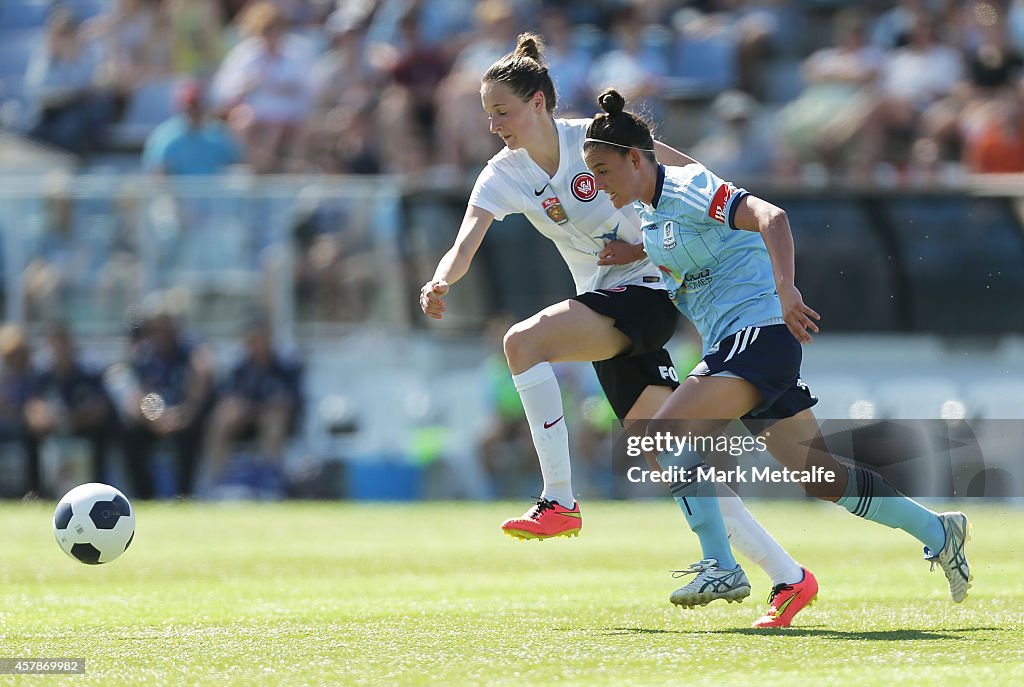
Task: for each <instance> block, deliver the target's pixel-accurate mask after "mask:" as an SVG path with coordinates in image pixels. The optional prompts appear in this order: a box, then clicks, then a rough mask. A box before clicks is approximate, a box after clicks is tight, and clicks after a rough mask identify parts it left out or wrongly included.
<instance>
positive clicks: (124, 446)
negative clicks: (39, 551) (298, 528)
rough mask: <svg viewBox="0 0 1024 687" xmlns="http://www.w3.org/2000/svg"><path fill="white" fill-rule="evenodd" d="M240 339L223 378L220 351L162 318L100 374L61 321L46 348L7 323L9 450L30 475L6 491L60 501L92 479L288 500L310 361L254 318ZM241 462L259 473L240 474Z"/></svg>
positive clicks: (4, 418) (0, 401) (172, 491)
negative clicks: (290, 444) (291, 455)
mask: <svg viewBox="0 0 1024 687" xmlns="http://www.w3.org/2000/svg"><path fill="white" fill-rule="evenodd" d="M240 334H241V336H240V340H241V342H242V345H241V350H240V351H239V352H238V353H237V354H235V356H234V357H233V359H231V360H230V361H229V362H228V363H227V364H226V365H225V366H224V369H221V370H218V369H217V367H218V366H217V365H216V363H215V362H214V361H215V357H214V355H213V354H212V352H211V350H210V348H209V347H208V346H207V345H204V344H202V343H200V342H197V341H194V340H193V339H192V338H191V337H190V336H189V335H188V334H186V333H185V332H184V331H183V329H182V327H181V324H180V322H179V320H178V318H176V317H175V316H172V315H171V314H170V313H169V312H153V313H151V314H149V315H147V316H145V317H141V318H139V319H138V320H137V321H135V322H134V323H133V327H132V331H131V336H130V338H129V342H128V347H127V350H125V351H124V352H123V355H122V356H121V359H120V360H119V361H118V362H115V363H114V364H112V365H107V366H102V367H101V366H97V365H94V364H91V363H90V362H89V360H88V358H87V357H86V356H84V355H82V354H81V353H80V351H79V349H78V346H77V343H76V337H75V336H74V334H73V333H72V331H71V329H70V328H69V327H67V326H65V325H64V324H62V323H54V324H52V325H51V326H50V327H49V328H48V330H47V331H46V333H45V335H44V336H43V337H41V338H42V339H44V340H40V341H34V340H31V338H30V337H29V336H28V335H27V333H26V331H25V330H24V329H23V328H22V327H20V326H19V325H16V324H6V325H4V326H3V327H2V328H0V451H2V452H3V456H4V458H5V459H6V460H5V465H7V466H8V469H10V470H11V472H14V473H20V474H17V475H14V476H11V475H7V474H5V475H4V478H5V479H4V480H2V482H3V493H2V494H0V495H7V496H14V495H21V494H22V493H25V494H29V495H40V496H45V497H55V496H59V495H60V494H61V493H63V492H64V491H66V490H67V489H69V488H70V487H72V486H74V485H76V484H78V483H81V482H83V481H96V482H105V483H112V484H117V485H119V486H121V487H122V488H123V490H124V491H125V493H127V494H128V495H129V496H131V497H133V498H142V499H152V498H156V497H168V496H173V495H178V496H192V495H198V496H201V497H208V498H215V497H217V496H218V494H219V493H220V491H221V490H223V489H224V488H226V486H227V485H228V484H234V485H236V486H238V485H239V484H244V485H247V486H248V487H249V488H251V489H252V490H253V492H252V493H256V491H263V492H265V493H266V494H267V495H270V496H280V495H282V494H283V488H284V481H283V472H282V460H283V456H284V451H285V442H286V440H287V439H288V438H289V437H291V436H293V435H294V433H295V432H296V429H297V425H298V421H299V417H300V414H301V412H302V406H303V393H302V365H301V363H300V362H299V361H298V360H297V359H296V358H295V357H293V356H291V355H289V354H287V353H285V352H283V351H282V350H280V349H279V348H277V347H275V346H274V345H273V343H272V339H271V330H270V328H269V326H268V324H267V323H266V322H265V321H264V320H263V319H261V318H259V317H253V318H252V319H251V320H250V321H249V322H248V323H247V324H246V325H245V327H244V331H242V332H241V333H240ZM47 456H52V460H47ZM75 456H79V457H81V458H82V460H81V461H80V462H81V463H83V464H84V465H75V461H74V457H75ZM234 459H239V460H243V463H244V469H245V470H247V471H248V472H249V473H250V474H248V475H246V476H245V477H244V478H242V479H239V476H238V475H237V474H233V472H232V471H234V470H237V465H236V463H237V461H236V462H232V461H233V460H234ZM12 464H13V465H14V468H13V469H11V465H12ZM19 477H20V479H19ZM249 495H251V494H249Z"/></svg>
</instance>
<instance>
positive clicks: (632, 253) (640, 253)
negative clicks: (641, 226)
mask: <svg viewBox="0 0 1024 687" xmlns="http://www.w3.org/2000/svg"><path fill="white" fill-rule="evenodd" d="M642 257H644V247H643V245H642V244H639V243H635V244H634V243H626V242H625V241H618V240H616V241H609V242H608V243H606V244H605V246H604V250H602V251H601V253H600V255H598V256H597V264H598V265H628V264H629V263H631V262H636V261H637V260H639V259H640V258H642Z"/></svg>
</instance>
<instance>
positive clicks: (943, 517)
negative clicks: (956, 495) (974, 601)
mask: <svg viewBox="0 0 1024 687" xmlns="http://www.w3.org/2000/svg"><path fill="white" fill-rule="evenodd" d="M939 521H940V522H941V523H942V529H943V530H945V532H946V543H945V545H943V547H942V551H939V552H938V553H935V552H933V551H932V550H931V549H929V548H928V547H927V546H926V547H924V558H925V560H926V561H929V562H930V563H931V564H932V565H931V569H932V570H935V566H936V565H938V566H939V567H941V568H942V572H944V573H945V574H946V581H948V582H949V594H950V596H952V597H953V601H954V602H956V603H960V602H961V601H963V600H964V599H966V598H967V590H968V589H970V588H971V581H972V580H973V579H974V576H973V575H972V574H971V564H970V563H968V562H967V554H966V553H965V552H964V546H965V545H966V544H967V542H969V541H970V540H971V526H970V523H968V522H967V516H966V515H964V514H963V513H959V512H954V513H940V514H939Z"/></svg>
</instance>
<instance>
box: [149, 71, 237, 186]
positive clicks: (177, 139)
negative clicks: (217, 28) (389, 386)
mask: <svg viewBox="0 0 1024 687" xmlns="http://www.w3.org/2000/svg"><path fill="white" fill-rule="evenodd" d="M174 101H175V106H176V108H177V109H178V111H179V114H177V115H175V116H173V117H171V118H170V119H168V120H167V121H165V122H163V123H162V124H160V125H159V126H158V127H157V128H156V129H154V130H153V132H152V133H150V135H149V137H148V138H147V139H146V145H145V148H144V149H143V153H142V161H143V165H144V166H145V167H146V168H147V169H149V170H150V171H154V172H159V173H162V174H169V175H194V174H217V173H218V172H221V171H223V169H224V168H225V167H227V166H229V165H234V164H239V163H241V162H242V161H243V158H242V149H241V147H240V146H239V144H238V142H237V141H235V139H234V137H233V136H232V134H231V131H230V130H229V129H228V128H227V127H226V126H225V125H224V124H223V123H222V122H220V121H219V120H216V119H213V118H210V117H207V113H206V106H205V103H204V98H203V89H202V86H201V85H200V84H199V82H196V81H188V82H186V83H184V84H182V85H181V86H179V88H178V91H177V93H176V94H175V97H174Z"/></svg>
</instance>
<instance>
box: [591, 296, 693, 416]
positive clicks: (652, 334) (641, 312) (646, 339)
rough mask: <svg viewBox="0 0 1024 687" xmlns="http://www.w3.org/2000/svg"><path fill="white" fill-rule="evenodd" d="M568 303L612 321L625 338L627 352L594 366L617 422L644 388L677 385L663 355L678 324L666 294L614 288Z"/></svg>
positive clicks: (670, 359) (674, 308) (670, 361)
mask: <svg viewBox="0 0 1024 687" xmlns="http://www.w3.org/2000/svg"><path fill="white" fill-rule="evenodd" d="M573 300H575V301H579V302H580V303H582V304H583V305H585V306H587V307H588V308H590V309H591V310H593V311H594V312H596V313H599V314H601V315H604V316H606V317H610V318H612V319H613V320H615V326H616V327H617V328H618V329H619V331H621V332H622V333H623V334H625V335H626V336H627V337H629V342H630V347H629V350H628V351H625V352H624V353H622V354H621V355H618V356H616V357H614V358H611V359H609V360H598V361H596V362H595V363H594V370H595V371H596V372H597V379H598V381H599V382H600V383H601V388H602V389H603V390H604V395H605V396H606V397H607V398H608V403H609V404H611V406H612V410H614V411H615V415H616V417H618V418H619V422H622V420H623V419H624V418H625V417H626V413H628V412H629V410H630V409H631V408H632V407H633V404H634V403H636V400H637V399H638V398H640V394H642V393H643V392H644V390H645V389H646V388H647V387H648V386H667V387H669V388H670V389H675V388H676V387H677V386H679V376H678V374H677V373H676V370H675V367H673V365H672V357H671V356H670V355H669V354H668V351H667V350H665V344H667V343H668V341H669V339H671V338H672V335H673V334H675V331H676V324H677V323H678V322H679V311H678V310H676V307H675V306H674V305H672V301H671V300H670V299H669V297H668V292H667V291H665V289H651V288H647V287H646V286H635V285H631V286H619V287H616V288H612V289H599V290H598V291H587V292H586V293H581V294H579V295H578V296H574V297H573Z"/></svg>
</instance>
